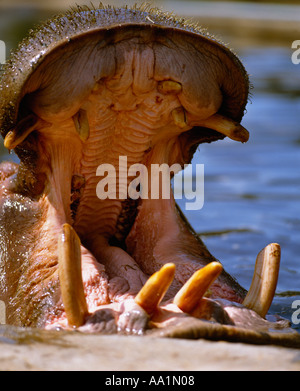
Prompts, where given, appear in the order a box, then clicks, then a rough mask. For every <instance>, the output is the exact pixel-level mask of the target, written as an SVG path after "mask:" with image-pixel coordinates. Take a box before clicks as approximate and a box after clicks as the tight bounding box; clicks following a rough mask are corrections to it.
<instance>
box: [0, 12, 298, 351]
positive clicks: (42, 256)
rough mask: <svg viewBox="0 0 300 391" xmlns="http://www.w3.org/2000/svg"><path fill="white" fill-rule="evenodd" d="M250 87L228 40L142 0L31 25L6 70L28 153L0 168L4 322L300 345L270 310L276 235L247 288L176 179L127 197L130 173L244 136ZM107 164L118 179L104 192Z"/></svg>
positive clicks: (12, 134) (15, 134) (8, 110)
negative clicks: (214, 250) (188, 214)
mask: <svg viewBox="0 0 300 391" xmlns="http://www.w3.org/2000/svg"><path fill="white" fill-rule="evenodd" d="M249 85H250V83H249V77H248V74H247V72H246V70H245V68H244V66H243V65H242V63H241V61H240V60H239V58H238V57H237V56H236V55H235V54H234V53H233V52H232V51H231V50H230V49H229V48H228V47H227V46H225V45H223V44H222V43H221V42H219V41H218V40H217V39H215V38H214V37H212V36H210V35H209V34H208V33H207V32H206V31H204V30H202V29H201V28H200V27H198V26H197V25H194V24H189V23H188V22H186V21H185V20H183V19H181V18H177V17H176V16H174V15H173V14H168V13H165V12H163V11H161V10H159V9H151V8H150V7H147V6H146V7H145V6H142V7H137V6H136V7H133V8H130V7H124V8H113V7H109V6H108V7H104V6H101V5H100V6H99V8H95V7H80V6H78V7H77V8H74V9H72V10H70V11H68V12H67V13H65V14H64V15H58V16H55V17H53V18H52V19H51V20H49V21H47V22H44V23H43V24H41V25H40V26H39V27H38V28H37V29H36V30H35V31H31V32H30V34H29V36H28V37H27V38H26V39H25V40H24V41H23V42H21V44H20V45H19V47H18V49H17V50H16V51H15V52H14V53H13V54H12V55H11V58H10V60H9V61H8V62H7V63H6V65H5V67H4V70H3V72H2V76H1V97H0V128H1V134H2V136H3V138H4V146H5V147H6V148H7V149H8V150H14V151H15V153H16V154H17V156H18V158H19V163H18V164H17V163H14V162H3V163H1V166H0V181H1V189H0V232H1V235H0V254H1V257H0V276H1V278H0V299H1V300H2V301H4V302H5V306H6V314H7V324H10V325H15V326H19V327H30V328H44V329H67V330H77V331H79V332H86V333H89V332H90V333H105V334H114V333H120V334H122V335H123V334H136V335H151V336H156V337H161V336H164V337H179V338H209V339H223V340H229V341H242V342H252V343H275V344H282V345H288V346H300V342H299V335H298V333H297V332H295V331H293V330H292V329H291V328H290V326H289V324H288V322H287V321H286V320H284V319H282V318H280V317H276V316H270V315H268V311H269V307H270V305H271V303H272V300H273V296H274V293H275V289H276V284H277V279H278V272H279V264H280V245H279V244H277V243H271V244H269V245H267V246H266V248H264V249H263V250H261V251H260V252H259V254H258V257H257V261H256V266H255V272H254V277H253V281H252V284H251V287H250V289H249V291H248V292H247V291H246V290H245V289H244V288H243V287H241V286H240V285H239V284H238V282H237V281H236V280H235V279H234V278H233V277H231V276H230V275H229V274H228V273H227V272H226V271H225V270H224V268H223V266H222V264H221V262H220V261H219V260H217V259H216V258H215V257H214V256H213V255H211V253H210V252H209V250H208V249H207V247H206V246H205V244H204V243H203V242H202V240H201V239H200V238H199V236H198V235H197V234H196V233H195V231H194V230H193V228H192V227H191V225H190V224H189V223H188V221H187V219H186V218H185V217H184V214H183V212H182V211H181V210H180V208H179V207H178V205H177V204H176V201H175V199H174V196H173V193H172V190H171V191H170V193H169V194H170V196H169V197H167V198H165V197H163V196H162V193H161V192H158V196H157V197H154V198H153V197H147V195H148V193H149V194H150V190H151V183H152V182H151V181H150V179H149V188H148V189H147V191H146V196H144V197H129V194H128V190H127V185H128V178H126V176H125V180H124V175H123V174H124V170H125V172H126V173H127V171H128V168H129V166H132V165H136V164H137V165H143V167H146V169H148V168H150V166H151V165H167V166H168V167H170V166H171V165H173V164H177V165H180V167H181V168H184V167H185V165H186V164H189V163H190V162H191V160H192V157H193V154H194V152H195V151H196V149H197V147H198V146H199V145H200V144H202V143H211V142H215V141H217V140H223V139H224V138H225V137H228V138H230V139H232V140H236V141H238V142H242V143H245V142H246V141H247V140H248V138H249V132H248V131H247V130H246V129H245V128H244V127H243V126H242V125H241V121H242V118H243V116H244V113H245V108H246V105H247V101H248V96H249ZM245 153H246V152H245ZM120 157H126V165H125V166H123V167H121V168H120V167H119V166H118V164H119V161H120ZM108 166H109V167H113V168H115V173H116V178H117V184H116V191H115V192H112V193H110V192H109V191H106V195H107V197H100V196H99V192H98V191H97V188H98V185H99V183H100V181H103V180H106V179H107V172H106V171H105V168H107V170H108ZM99 167H102V170H99ZM103 167H104V169H103ZM139 175H141V173H139ZM139 175H138V173H137V172H136V173H135V175H133V178H134V179H138V177H139ZM121 179H122V180H121ZM137 183H138V182H137ZM159 183H160V184H161V185H162V179H160V182H159ZM102 184H103V182H102ZM110 185H111V184H110V182H109V180H108V179H107V181H106V186H103V187H105V189H107V188H110ZM164 185H165V183H164ZM167 186H168V187H169V188H171V183H170V181H169V182H168V184H167ZM105 189H104V190H105ZM140 190H141V189H140V183H138V185H137V186H136V193H139V191H140ZM144 195H145V193H144ZM259 250H260V249H258V251H259Z"/></svg>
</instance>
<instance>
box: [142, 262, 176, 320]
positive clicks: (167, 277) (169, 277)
mask: <svg viewBox="0 0 300 391" xmlns="http://www.w3.org/2000/svg"><path fill="white" fill-rule="evenodd" d="M174 275H175V265H174V264H173V263H166V264H165V265H164V266H163V267H162V268H161V269H160V270H159V271H158V272H156V273H154V274H152V276H151V277H149V279H148V281H147V282H146V284H145V285H144V286H143V288H142V289H141V290H140V291H139V293H138V294H137V296H136V297H135V302H136V303H137V304H138V305H139V306H141V307H142V308H143V309H144V310H145V311H146V312H147V314H148V315H152V314H153V313H154V312H155V310H156V309H157V307H158V306H159V303H160V302H161V300H162V299H163V298H164V296H165V294H166V292H167V290H168V288H169V286H170V285H171V283H172V281H173V279H174Z"/></svg>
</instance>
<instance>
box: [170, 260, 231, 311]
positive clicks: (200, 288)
mask: <svg viewBox="0 0 300 391" xmlns="http://www.w3.org/2000/svg"><path fill="white" fill-rule="evenodd" d="M222 270H223V267H222V265H221V264H220V263H219V262H211V263H209V264H208V265H206V266H205V267H203V268H202V269H199V270H197V271H196V272H195V273H194V274H193V275H192V277H191V278H190V279H189V280H188V281H187V282H186V283H185V284H184V285H183V287H182V288H181V289H180V291H179V292H178V293H177V295H176V296H175V297H174V300H173V302H174V304H176V305H177V307H179V308H180V309H181V310H182V311H183V312H185V313H187V314H189V313H191V312H192V311H193V310H194V309H195V308H196V307H197V305H198V303H199V301H200V300H201V299H202V297H203V296H204V294H205V292H206V291H207V290H208V288H209V287H210V285H211V284H212V283H213V282H214V280H215V279H216V278H217V277H218V276H219V275H220V273H221V272H222Z"/></svg>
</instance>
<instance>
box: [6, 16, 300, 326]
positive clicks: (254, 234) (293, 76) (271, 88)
mask: <svg viewBox="0 0 300 391" xmlns="http://www.w3.org/2000/svg"><path fill="white" fill-rule="evenodd" d="M8 16H9V15H8ZM11 17H12V19H9V17H7V16H6V15H4V14H2V15H0V39H3V40H5V41H6V43H7V46H8V49H10V48H11V47H14V46H15V45H16V43H17V41H18V40H19V39H20V38H21V37H22V36H24V34H25V30H27V28H28V27H30V26H32V25H33V24H34V23H36V21H37V20H38V19H37V16H36V15H32V13H31V12H30V11H28V12H24V11H22V12H21V11H20V12H17V11H14V12H13V13H12V14H11ZM298 38H299V37H298ZM295 39H296V37H295ZM225 41H227V42H230V41H231V39H230V37H228V38H227V39H225ZM236 51H237V53H238V54H239V56H240V58H241V60H242V61H243V63H244V65H245V67H246V69H247V71H248V73H249V74H250V75H251V82H252V85H253V87H254V88H253V90H252V96H251V102H249V104H248V106H247V113H246V114H245V117H244V120H243V125H244V126H245V127H246V128H247V129H248V130H249V131H250V140H249V142H248V143H246V144H240V143H237V142H234V141H231V140H228V139H226V140H224V141H219V142H216V143H213V144H207V145H203V146H201V147H200V149H199V150H198V151H197V152H196V154H195V156H194V160H193V163H195V164H196V163H202V164H204V166H205V178H204V183H205V193H204V197H205V198H204V207H203V208H202V209H201V210H199V211H185V214H186V215H187V217H188V219H189V221H190V222H191V224H192V225H193V227H194V228H195V230H196V231H197V232H199V233H202V238H203V240H204V242H205V243H206V245H207V246H208V248H209V250H210V251H211V252H212V254H214V255H215V256H216V258H218V259H219V260H220V261H221V262H222V263H223V264H224V267H225V269H226V270H227V271H228V272H229V273H230V274H232V275H233V276H234V277H236V279H237V280H238V281H239V283H240V284H241V285H242V286H244V287H245V288H246V289H248V288H249V287H250V284H251V280H252V276H253V270H254V264H255V259H256V255H257V253H258V252H259V251H260V250H261V249H262V248H263V247H265V246H266V245H267V244H268V243H271V242H278V243H279V244H280V245H281V247H282V261H281V271H280V276H279V281H278V286H277V295H276V296H275V298H274V302H273V305H272V307H271V312H273V313H278V314H280V315H282V316H284V317H286V318H288V319H291V315H292V312H293V311H294V310H292V308H291V306H292V303H293V301H295V300H297V299H298V300H299V299H300V257H299V254H300V121H299V113H300V65H298V66H297V65H294V64H293V63H292V61H291V54H292V52H291V49H290V45H288V44H287V45H285V46H276V45H275V46H274V40H273V41H272V46H270V47H269V46H268V45H265V44H264V46H262V44H261V43H260V42H258V43H257V44H253V43H251V44H245V45H241V47H238V48H236ZM0 154H2V158H1V160H4V159H6V158H7V155H6V152H5V151H4V148H3V146H2V145H1V146H0ZM178 203H179V205H180V206H181V207H182V209H183V211H184V209H185V208H184V201H178ZM293 327H295V328H298V329H300V326H299V325H298V326H297V325H293Z"/></svg>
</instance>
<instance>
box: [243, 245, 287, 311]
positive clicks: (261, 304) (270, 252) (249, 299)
mask: <svg viewBox="0 0 300 391" xmlns="http://www.w3.org/2000/svg"><path fill="white" fill-rule="evenodd" d="M280 253H281V250H280V246H279V244H277V243H271V244H269V245H268V246H267V247H265V248H264V249H263V250H262V251H261V252H260V253H259V254H258V256H257V259H256V264H255V270H254V275H253V279H252V283H251V286H250V289H249V292H248V294H247V296H246V298H245V300H244V302H243V305H244V306H245V307H247V308H249V309H252V310H254V311H255V312H256V313H258V315H260V316H261V317H263V318H264V317H265V316H266V314H267V312H268V311H269V308H270V306H271V304H272V301H273V297H274V294H275V290H276V286H277V281H278V275H279V266H280Z"/></svg>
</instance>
